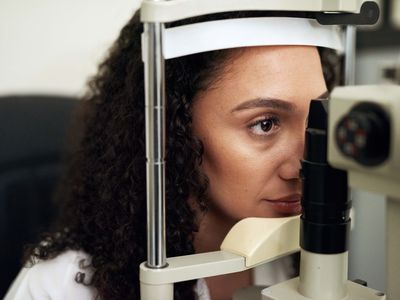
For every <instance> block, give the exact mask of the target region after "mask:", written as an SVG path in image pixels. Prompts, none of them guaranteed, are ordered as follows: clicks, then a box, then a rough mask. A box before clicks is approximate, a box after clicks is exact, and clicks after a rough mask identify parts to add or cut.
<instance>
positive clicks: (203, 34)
mask: <svg viewBox="0 0 400 300" xmlns="http://www.w3.org/2000/svg"><path fill="white" fill-rule="evenodd" d="M270 45H309V46H321V47H326V48H333V49H336V50H338V51H339V52H341V51H342V50H343V36H342V33H341V31H340V29H339V27H338V26H326V25H319V24H318V22H317V21H315V20H312V19H300V18H281V17H279V18H278V17H268V18H246V19H228V20H218V21H211V22H203V23H196V24H190V25H184V26H179V27H173V28H168V29H165V31H164V39H163V54H164V58H165V59H169V58H174V57H180V56H184V55H189V54H194V53H200V52H206V51H211V50H219V49H228V48H237V47H249V46H270Z"/></svg>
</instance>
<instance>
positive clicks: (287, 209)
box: [264, 194, 301, 215]
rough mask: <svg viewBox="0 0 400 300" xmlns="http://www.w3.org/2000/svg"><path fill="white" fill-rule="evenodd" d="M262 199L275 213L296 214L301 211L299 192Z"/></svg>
mask: <svg viewBox="0 0 400 300" xmlns="http://www.w3.org/2000/svg"><path fill="white" fill-rule="evenodd" d="M264 200H265V201H266V202H267V203H268V205H269V206H270V207H271V208H272V209H273V210H274V211H275V212H276V213H279V214H283V215H298V214H300V213H301V195H299V194H293V195H289V196H285V197H282V198H278V199H264Z"/></svg>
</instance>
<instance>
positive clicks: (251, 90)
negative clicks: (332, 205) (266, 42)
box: [193, 46, 327, 221]
mask: <svg viewBox="0 0 400 300" xmlns="http://www.w3.org/2000/svg"><path fill="white" fill-rule="evenodd" d="M235 51H237V50H235ZM326 89H327V88H326V85H325V81H324V78H323V73H322V67H321V62H320V58H319V54H318V51H317V49H316V48H315V47H307V46H274V47H252V48H246V49H242V50H240V52H238V55H234V56H233V58H232V59H231V60H230V61H228V63H227V66H226V67H225V69H224V71H223V72H222V74H221V75H220V76H219V77H218V80H217V81H216V83H215V84H214V85H213V86H212V87H210V88H209V89H208V90H206V91H203V92H200V93H199V94H198V95H197V97H196V101H195V102H194V104H193V130H194V134H195V135H196V136H197V137H198V138H200V140H201V141H202V142H203V145H204V155H203V162H202V165H201V169H202V171H203V172H204V173H205V174H206V175H207V177H208V178H209V191H208V197H209V200H210V204H209V210H208V213H213V214H216V215H217V216H219V217H222V218H228V219H229V220H232V221H237V220H240V219H242V218H245V217H251V216H252V217H280V216H288V215H293V214H298V213H300V210H301V207H300V195H301V184H300V180H299V169H300V159H301V158H302V154H303V148H304V134H305V128H306V121H307V115H308V108H309V103H310V101H311V99H315V98H318V97H320V96H321V95H322V94H324V93H325V92H326Z"/></svg>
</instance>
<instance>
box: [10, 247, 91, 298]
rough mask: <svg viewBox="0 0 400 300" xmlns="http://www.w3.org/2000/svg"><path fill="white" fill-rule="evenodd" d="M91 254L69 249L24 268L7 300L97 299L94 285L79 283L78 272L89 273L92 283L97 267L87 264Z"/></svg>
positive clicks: (86, 277) (88, 276)
mask: <svg viewBox="0 0 400 300" xmlns="http://www.w3.org/2000/svg"><path fill="white" fill-rule="evenodd" d="M89 262H90V256H89V255H88V254H86V253H84V252H82V251H74V250H68V251H65V252H63V253H61V254H59V255H58V256H57V257H55V258H53V259H49V260H44V261H38V262H36V263H35V264H34V265H33V266H30V267H24V268H22V270H21V271H20V273H19V274H18V276H17V278H16V279H15V280H14V282H13V283H12V285H11V287H10V289H9V291H8V293H7V295H6V297H5V298H4V300H20V299H21V300H22V299H24V300H25V299H27V300H29V299H53V300H58V299H63V300H68V299H82V300H89V299H94V298H95V296H96V290H95V288H93V287H90V286H87V285H84V284H80V283H77V282H76V281H75V278H76V276H77V274H78V273H84V274H85V280H84V282H88V281H89V280H90V277H91V276H92V273H93V269H91V268H89V267H85V266H87V265H88V264H89Z"/></svg>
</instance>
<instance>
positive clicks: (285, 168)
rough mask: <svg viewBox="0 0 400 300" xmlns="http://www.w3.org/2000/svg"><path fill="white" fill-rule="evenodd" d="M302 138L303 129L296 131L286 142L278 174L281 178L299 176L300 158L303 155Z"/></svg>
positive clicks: (286, 178)
mask: <svg viewBox="0 0 400 300" xmlns="http://www.w3.org/2000/svg"><path fill="white" fill-rule="evenodd" d="M304 139H305V129H304V131H302V132H298V133H297V134H296V136H295V137H292V138H291V141H290V142H288V143H287V148H286V149H285V151H286V153H285V156H284V159H283V161H282V164H281V165H280V168H279V176H280V177H281V178H282V179H285V180H291V179H299V178H300V176H299V173H300V168H301V159H303V155H304Z"/></svg>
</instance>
